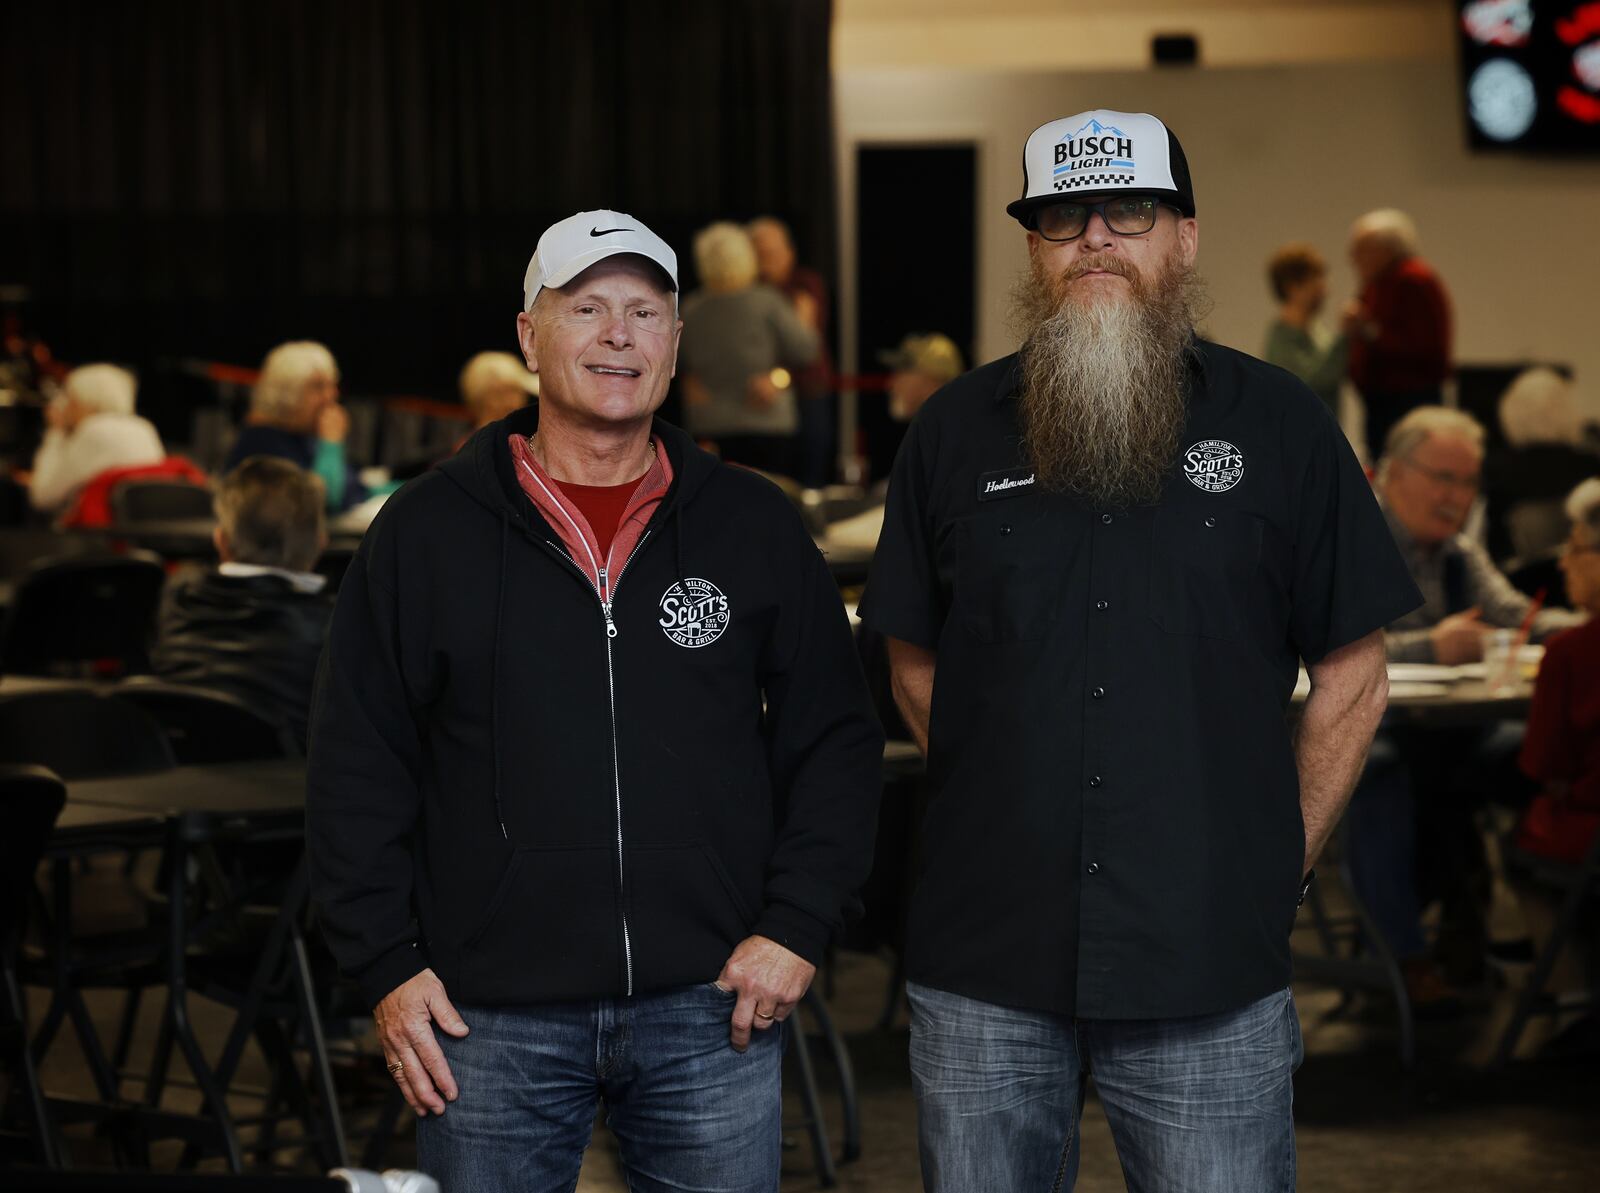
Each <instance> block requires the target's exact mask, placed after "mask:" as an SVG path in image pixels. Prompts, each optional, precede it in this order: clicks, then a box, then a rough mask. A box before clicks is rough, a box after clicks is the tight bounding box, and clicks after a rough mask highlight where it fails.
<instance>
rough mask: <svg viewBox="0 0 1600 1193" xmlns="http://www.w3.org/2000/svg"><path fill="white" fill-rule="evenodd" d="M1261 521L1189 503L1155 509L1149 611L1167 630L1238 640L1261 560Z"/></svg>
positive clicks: (1248, 614)
mask: <svg viewBox="0 0 1600 1193" xmlns="http://www.w3.org/2000/svg"><path fill="white" fill-rule="evenodd" d="M1262 529H1263V528H1262V522H1261V520H1260V519H1259V518H1255V517H1252V516H1251V515H1250V514H1246V513H1240V512H1237V511H1231V510H1221V511H1219V512H1217V513H1214V514H1207V513H1204V512H1202V511H1200V510H1197V509H1194V508H1192V507H1188V508H1186V507H1183V506H1175V507H1163V508H1161V509H1158V510H1156V513H1155V518H1154V519H1153V522H1152V527H1151V541H1150V616H1151V618H1152V619H1154V621H1155V623H1156V624H1157V625H1158V626H1160V627H1161V628H1162V629H1163V630H1165V631H1166V632H1167V633H1169V634H1184V635H1190V636H1194V637H1200V638H1220V639H1224V640H1226V641H1230V642H1237V641H1242V640H1243V639H1244V637H1245V635H1246V633H1247V632H1248V629H1249V626H1250V618H1251V616H1252V613H1251V594H1252V592H1253V590H1254V587H1255V585H1254V581H1255V577H1256V572H1257V569H1258V568H1259V566H1260V563H1261V540H1262Z"/></svg>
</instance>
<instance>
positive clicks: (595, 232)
mask: <svg viewBox="0 0 1600 1193" xmlns="http://www.w3.org/2000/svg"><path fill="white" fill-rule="evenodd" d="M632 231H633V229H632V228H590V229H589V235H590V236H610V235H611V234H612V233H613V232H632Z"/></svg>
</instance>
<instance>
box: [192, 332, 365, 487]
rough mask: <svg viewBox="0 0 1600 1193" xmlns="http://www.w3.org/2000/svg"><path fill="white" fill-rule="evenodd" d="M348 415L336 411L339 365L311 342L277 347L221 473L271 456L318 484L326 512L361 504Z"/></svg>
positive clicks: (266, 363)
mask: <svg viewBox="0 0 1600 1193" xmlns="http://www.w3.org/2000/svg"><path fill="white" fill-rule="evenodd" d="M349 433H350V415H349V414H348V413H347V412H346V411H345V408H344V407H343V406H341V405H339V365H338V362H337V361H335V360H334V359H333V353H331V352H329V351H328V349H327V347H326V346H325V345H323V344H319V343H317V342H315V341H314V340H295V341H291V342H289V343H287V344H279V345H278V346H277V347H276V348H274V349H273V350H272V351H271V352H269V353H267V358H266V359H265V360H264V361H262V362H261V377H260V379H259V380H258V381H257V382H256V387H255V389H254V390H253V391H252V392H251V394H250V417H249V419H248V420H247V422H246V425H245V427H244V429H243V430H242V431H240V432H239V437H238V439H236V440H235V441H234V444H233V450H232V451H231V452H229V453H228V459H227V461H226V463H224V465H223V468H224V469H232V468H234V467H236V466H237V465H238V464H239V463H241V462H242V461H244V460H246V459H248V458H249V457H251V456H276V457H278V458H279V459H283V460H288V461H290V462H291V463H293V464H298V465H299V466H300V467H301V468H304V469H306V470H307V471H309V472H315V473H316V474H317V475H318V476H320V477H321V478H322V483H323V486H324V488H325V489H326V491H327V497H328V509H329V511H330V512H335V513H337V512H339V511H341V510H346V509H349V508H350V507H351V506H353V505H356V504H358V503H360V502H361V501H364V500H365V499H366V497H367V491H366V489H365V488H364V487H362V484H361V481H360V480H359V479H357V477H356V471H355V469H354V468H352V467H351V465H350V460H349V458H348V457H347V456H346V454H345V447H344V441H345V436H347V435H348V434H349Z"/></svg>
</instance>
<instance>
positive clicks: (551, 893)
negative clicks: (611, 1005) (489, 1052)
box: [451, 846, 624, 1002]
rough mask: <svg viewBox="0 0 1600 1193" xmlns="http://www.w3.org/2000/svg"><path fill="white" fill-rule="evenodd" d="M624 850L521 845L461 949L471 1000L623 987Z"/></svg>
mask: <svg viewBox="0 0 1600 1193" xmlns="http://www.w3.org/2000/svg"><path fill="white" fill-rule="evenodd" d="M623 981H624V979H623V961H622V941H621V917H620V916H619V915H618V914H617V896H616V855H615V854H614V853H612V852H611V851H610V850H609V849H607V848H605V847H603V846H595V847H592V848H584V849H518V850H517V851H516V852H515V853H514V854H512V857H511V862H510V864H509V865H507V867H506V871H505V873H504V874H503V875H501V878H500V884H499V886H498V887H497V888H496V889H495V893H494V897H493V898H492V899H491V900H490V903H489V906H488V908H487V909H486V910H485V912H484V916H483V920H482V922H481V923H480V924H479V925H478V928H477V930H476V931H475V932H474V933H473V934H472V936H470V937H469V938H468V939H467V941H466V943H465V944H464V945H463V946H462V949H461V980H460V984H461V987H462V990H461V993H460V994H457V993H456V991H451V994H452V996H454V997H459V998H463V999H465V1000H466V1001H468V1002H533V1001H539V1002H544V1001H557V1000H561V999H575V998H593V997H599V996H604V995H608V994H615V993H618V992H620V991H621V989H622V986H623Z"/></svg>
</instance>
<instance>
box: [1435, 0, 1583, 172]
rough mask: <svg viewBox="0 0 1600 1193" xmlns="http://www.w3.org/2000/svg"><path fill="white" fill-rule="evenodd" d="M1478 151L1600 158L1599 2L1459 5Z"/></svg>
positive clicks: (1471, 130) (1470, 128)
mask: <svg viewBox="0 0 1600 1193" xmlns="http://www.w3.org/2000/svg"><path fill="white" fill-rule="evenodd" d="M1456 8H1457V11H1458V14H1459V29H1460V37H1461V78H1462V89H1463V98H1464V100H1465V105H1466V116H1467V135H1468V137H1469V138H1470V139H1471V142H1472V145H1473V147H1474V148H1477V149H1509V150H1516V151H1519V152H1525V153H1530V152H1531V153H1595V154H1600V0H1461V2H1459V3H1458V4H1457V6H1456Z"/></svg>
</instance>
